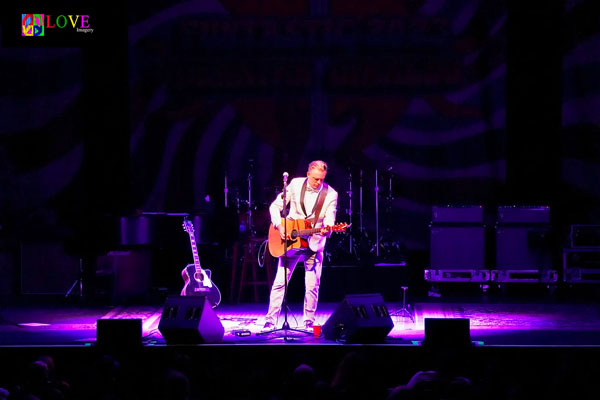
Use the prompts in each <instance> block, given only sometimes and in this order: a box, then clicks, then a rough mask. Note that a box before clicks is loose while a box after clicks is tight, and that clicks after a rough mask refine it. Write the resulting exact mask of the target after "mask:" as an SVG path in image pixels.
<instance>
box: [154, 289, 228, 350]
mask: <svg viewBox="0 0 600 400" xmlns="http://www.w3.org/2000/svg"><path fill="white" fill-rule="evenodd" d="M158 330H159V331H160V333H161V334H162V335H163V337H164V338H165V341H166V342H167V344H201V343H220V342H222V341H223V335H224V334H225V328H223V324H221V320H220V319H219V317H218V316H217V314H215V312H214V310H213V309H212V307H211V306H210V303H209V302H208V300H207V299H206V296H170V297H168V298H167V301H166V303H165V307H164V309H163V312H162V316H161V317H160V323H159V324H158Z"/></svg>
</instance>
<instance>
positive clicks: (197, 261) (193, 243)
mask: <svg viewBox="0 0 600 400" xmlns="http://www.w3.org/2000/svg"><path fill="white" fill-rule="evenodd" d="M189 234H190V245H191V246H192V255H193V256H194V267H195V268H196V272H202V267H201V266H200V257H198V247H197V246H196V237H195V236H194V233H193V232H189Z"/></svg>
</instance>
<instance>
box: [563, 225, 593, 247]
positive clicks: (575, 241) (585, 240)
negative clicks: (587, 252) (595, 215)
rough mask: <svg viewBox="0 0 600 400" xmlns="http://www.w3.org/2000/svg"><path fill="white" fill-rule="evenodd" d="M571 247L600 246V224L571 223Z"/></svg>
mask: <svg viewBox="0 0 600 400" xmlns="http://www.w3.org/2000/svg"><path fill="white" fill-rule="evenodd" d="M569 237H570V239H571V247H573V248H578V247H599V248H600V225H571V233H570V235H569Z"/></svg>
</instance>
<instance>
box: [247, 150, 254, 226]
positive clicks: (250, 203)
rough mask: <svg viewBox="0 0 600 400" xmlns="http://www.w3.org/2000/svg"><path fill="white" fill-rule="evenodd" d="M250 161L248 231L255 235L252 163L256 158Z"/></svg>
mask: <svg viewBox="0 0 600 400" xmlns="http://www.w3.org/2000/svg"><path fill="white" fill-rule="evenodd" d="M248 161H249V162H250V170H249V171H248V233H249V234H250V236H253V232H252V163H253V161H254V160H252V159H250V160H248Z"/></svg>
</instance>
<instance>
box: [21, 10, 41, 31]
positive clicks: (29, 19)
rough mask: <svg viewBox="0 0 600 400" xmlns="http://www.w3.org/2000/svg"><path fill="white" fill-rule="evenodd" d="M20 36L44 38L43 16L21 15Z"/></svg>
mask: <svg viewBox="0 0 600 400" xmlns="http://www.w3.org/2000/svg"><path fill="white" fill-rule="evenodd" d="M21 36H44V14H21Z"/></svg>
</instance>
